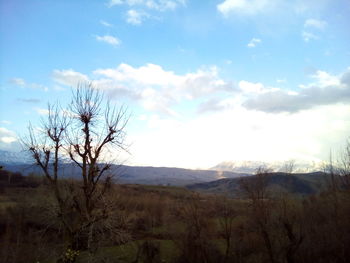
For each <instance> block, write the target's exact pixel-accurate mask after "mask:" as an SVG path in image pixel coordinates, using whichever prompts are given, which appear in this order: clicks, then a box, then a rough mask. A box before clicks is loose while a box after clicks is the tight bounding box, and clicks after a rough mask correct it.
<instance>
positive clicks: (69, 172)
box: [0, 151, 248, 186]
mask: <svg viewBox="0 0 350 263" xmlns="http://www.w3.org/2000/svg"><path fill="white" fill-rule="evenodd" d="M33 163H34V162H33V160H32V159H31V158H30V156H24V153H17V154H15V153H11V152H6V151H0V165H2V166H4V168H5V169H6V170H9V171H11V172H20V173H22V174H24V175H28V174H30V173H35V174H41V173H42V171H41V170H40V168H39V167H38V166H37V165H34V164H33ZM60 167H61V168H60V175H61V176H62V177H70V178H80V173H79V172H80V171H79V169H78V168H77V167H76V165H74V164H73V163H69V162H67V160H64V161H63V162H62V163H61V165H60ZM111 172H112V173H113V174H115V175H116V176H115V178H116V181H117V182H120V183H132V184H155V185H176V186H184V185H188V184H193V183H201V182H210V181H214V180H218V179H222V178H236V177H241V176H246V175H248V174H245V173H234V172H227V171H215V170H190V169H182V168H169V167H144V166H126V165H112V168H111Z"/></svg>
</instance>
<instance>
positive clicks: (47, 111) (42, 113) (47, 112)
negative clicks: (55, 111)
mask: <svg viewBox="0 0 350 263" xmlns="http://www.w3.org/2000/svg"><path fill="white" fill-rule="evenodd" d="M35 111H36V112H37V113H39V114H40V115H49V110H48V109H42V108H35Z"/></svg>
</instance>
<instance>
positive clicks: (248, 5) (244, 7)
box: [217, 0, 278, 17]
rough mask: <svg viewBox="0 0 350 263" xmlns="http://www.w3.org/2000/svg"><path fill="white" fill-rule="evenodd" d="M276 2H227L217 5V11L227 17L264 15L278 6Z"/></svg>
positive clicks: (245, 0) (240, 0)
mask: <svg viewBox="0 0 350 263" xmlns="http://www.w3.org/2000/svg"><path fill="white" fill-rule="evenodd" d="M276 2H278V1H276V0H225V1H224V2H222V3H220V4H218V5H217V9H218V10H219V12H220V13H222V14H223V15H224V16H225V17H227V16H229V15H230V14H232V13H236V14H242V15H256V14H258V13H264V12H266V11H268V10H270V9H271V8H273V7H274V6H275V4H276Z"/></svg>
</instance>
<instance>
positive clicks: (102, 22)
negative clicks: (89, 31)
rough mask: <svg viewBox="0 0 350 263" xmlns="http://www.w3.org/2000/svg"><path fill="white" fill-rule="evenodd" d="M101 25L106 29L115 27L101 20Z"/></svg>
mask: <svg viewBox="0 0 350 263" xmlns="http://www.w3.org/2000/svg"><path fill="white" fill-rule="evenodd" d="M100 24H101V25H103V26H105V27H113V25H112V24H110V23H108V22H107V21H104V20H100Z"/></svg>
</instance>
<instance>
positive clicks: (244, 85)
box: [238, 80, 265, 94]
mask: <svg viewBox="0 0 350 263" xmlns="http://www.w3.org/2000/svg"><path fill="white" fill-rule="evenodd" d="M238 87H239V88H240V90H241V91H242V92H243V93H255V94H258V93H263V92H264V91H265V87H264V85H263V84H262V83H252V82H249V81H245V80H241V81H240V82H239V84H238Z"/></svg>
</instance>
